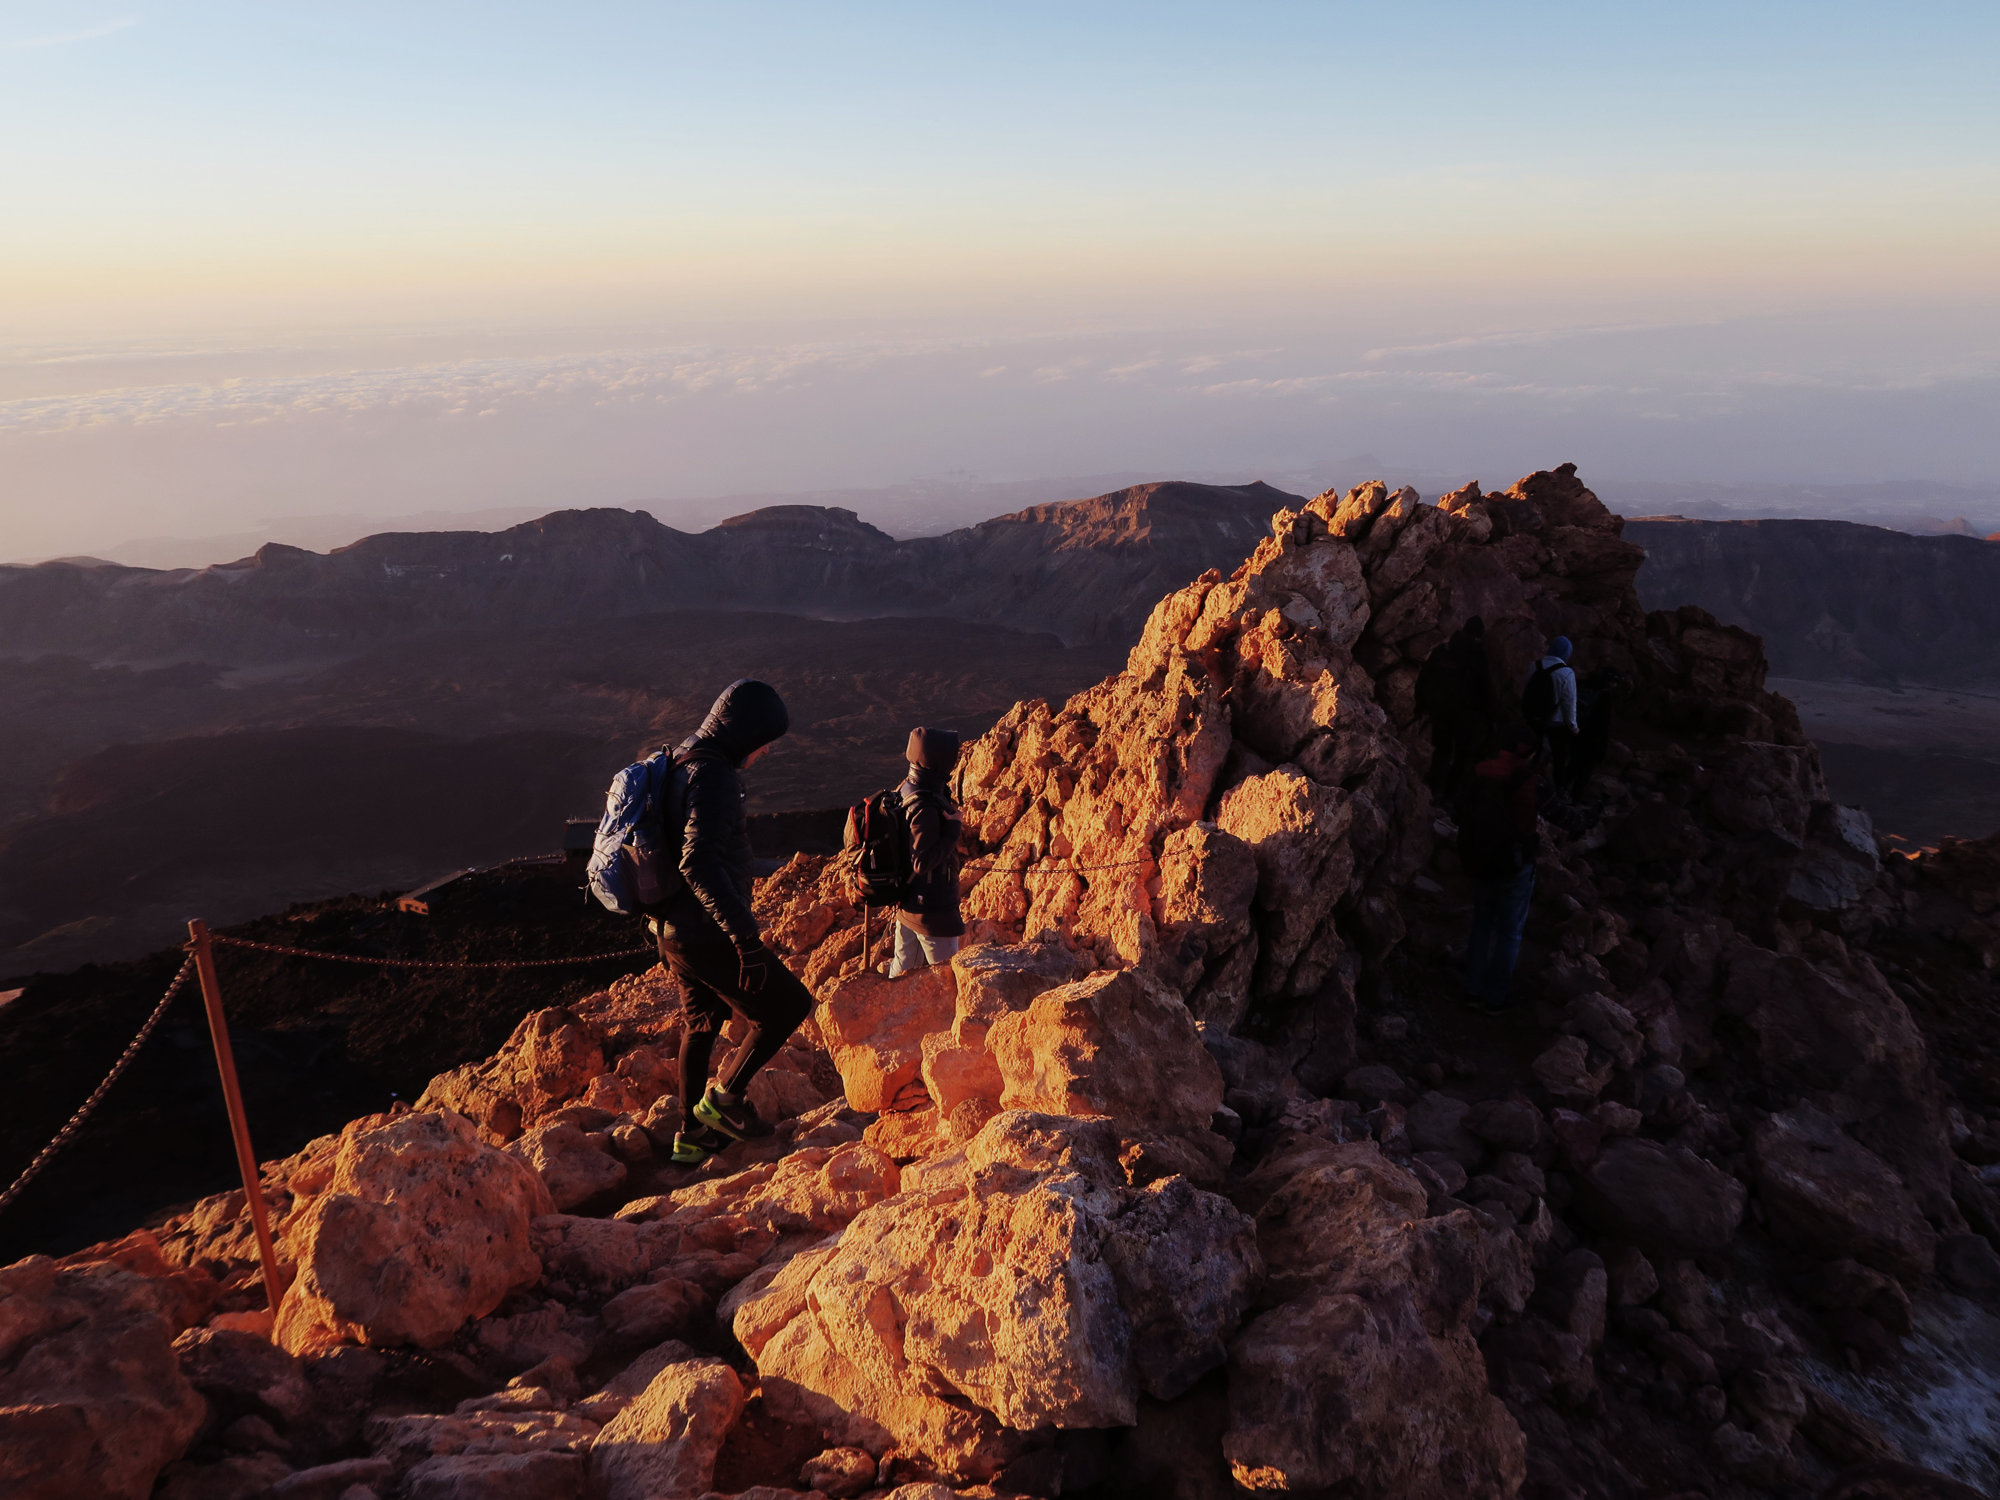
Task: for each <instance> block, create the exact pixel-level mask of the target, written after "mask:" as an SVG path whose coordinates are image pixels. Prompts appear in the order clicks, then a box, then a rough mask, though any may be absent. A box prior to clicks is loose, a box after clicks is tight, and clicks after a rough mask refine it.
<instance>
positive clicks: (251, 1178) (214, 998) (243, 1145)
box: [188, 920, 284, 1332]
mask: <svg viewBox="0 0 2000 1500" xmlns="http://www.w3.org/2000/svg"><path fill="white" fill-rule="evenodd" d="M188 951H189V952H191V953H193V954H194V964H195V972H196V973H197V974H199V975H200V976H201V1003H202V1005H203V1007H204V1008H205V1009H206V1010H207V1011H208V1034H209V1036H210V1038H211V1039H212V1040H213V1041H214V1042H215V1066H216V1070H217V1071H218V1072H220V1073H221V1074H222V1102H223V1103H224V1105H226V1106H227V1107H228V1110H229V1133H230V1135H231V1136H232V1137H234V1138H235V1141H236V1166H237V1170H238V1171H240V1172H241V1173H242V1174H243V1199H244V1206H245V1207H247V1208H248V1209H249V1210H250V1223H251V1225H252V1227H253V1228H255V1229H256V1231H257V1256H258V1259H260V1260H261V1261H262V1262H263V1263H264V1296H265V1298H266V1299H267V1300H268V1301H269V1302H270V1304H271V1317H272V1320H273V1331H274V1332H275V1323H276V1319H277V1316H278V1299H279V1298H280V1297H281V1296H282V1295H283V1294H284V1289H283V1287H281V1286H280V1285H279V1282H278V1252H277V1251H276V1250H275V1249H273V1248H272V1245H271V1223H270V1219H269V1217H268V1216H267V1215H266V1214H265V1212H264V1194H263V1190H262V1188H261V1187H260V1185H259V1181H258V1172H257V1153H256V1152H255V1151H254V1150H253V1149H251V1146H250V1122H249V1120H248V1119H247V1118H245V1116H244V1113H243V1090H242V1089H241V1088H239V1087H238V1086H237V1082H236V1055H235V1053H234V1052H232V1051H231V1050H230V1047H229V1022H228V1019H227V1018H226V1017H225V1016H224V1015H223V1013H222V985H221V983H220V982H219V981H218V980H217V979H216V977H215V949H214V947H213V945H212V944H211V943H210V942H209V937H208V923H206V922H203V921H199V920H196V921H193V922H190V923H188Z"/></svg>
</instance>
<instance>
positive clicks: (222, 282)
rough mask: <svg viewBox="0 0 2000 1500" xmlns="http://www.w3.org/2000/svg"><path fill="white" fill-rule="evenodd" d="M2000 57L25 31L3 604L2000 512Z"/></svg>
mask: <svg viewBox="0 0 2000 1500" xmlns="http://www.w3.org/2000/svg"><path fill="white" fill-rule="evenodd" d="M1996 43H2000V10H1996V8H1995V7H1993V6H1992V5H1990V4H1971V3H1967V4H1936V3H1914V4H1900V5H1889V4H1870V5H1852V4H1846V5H1844V4H1828V3H1816V4H1757V5H1751V6H1745V5H1741V4H1693V5H1683V6H1678V7H1638V6H1629V5H1611V4H1573V5H1558V4H1519V5H1505V6H1495V5H1490V4H1469V3H1468V4H1456V3H1453V4H1438V3H1431V4H1422V3H1419V4H1410V5H1400V6H1383V5H1377V4H1369V5H1350V4H1310V5H1308V4H1255V3H1245V4H1231V5H1219V4H1210V5H1172V4H1146V5H1105V4H1095V5H1093V4H1084V5H1073V4H1066V5H1040V4H1032V5H1007V6H981V7H973V6H937V5H915V4H911V5H884V4H813V5H808V4H757V3H731V4H726V5H721V4H718V5H685V4H646V5H641V4H624V5H606V4H565V5H560V6H557V5H520V4H506V5H495V4H481V5H466V4H446V3H428V4H417V5H409V4H404V5H397V6H389V5H381V4H373V3H348V4H342V5H338V6H313V7H306V6H298V5H287V4H271V3H263V4H245V3H224V0H218V3H211V4H165V5H159V6H140V7H133V8H130V9H126V8H121V7H117V6H109V7H107V6H102V5H77V4H53V3H17V4H10V5H7V6H5V7H0V204H4V217H0V527H4V533H0V560H6V559H8V558H14V557H24V556H31V555H40V554H44V553H47V552H49V551H52V550H59V549H74V550H89V549H90V548H92V547H110V546H112V545H114V544H116V543H119V542H121V541H123V540H125V539H128V538H135V537H144V536H161V535H200V534H206V533H213V532H222V531H233V530H235V529H239V528H240V527H243V526H251V525H254V524H255V523H257V522H258V521H259V520H260V519H262V518H270V517H281V516H286V515H294V514H305V513H326V512H341V513H348V512H352V513H355V514H365V515H369V516H393V515H395V514H398V513H403V512H408V511H415V510H426V509H446V510H459V509H476V508H480V507H491V506H528V505H544V506H548V507H554V506H557V505H563V504H616V503H633V502H637V501H640V500H646V499H651V500H659V501H671V500H674V499H676V498H678V497H693V496H700V495H715V494H725V493H729V492H740V491H762V490H773V491H777V490H793V489H825V488H833V487H838V486H842V485H859V486H868V485H882V484H891V483H899V482H903V481H905V480H908V479H911V478H913V477H917V476H921V475H926V474H937V473H943V472H954V473H960V472H970V473H975V474H978V475H980V476H982V477H990V478H996V479H1015V478H1032V477H1036V476H1049V475H1068V474H1076V475H1086V474H1098V473H1105V472H1111V471H1124V470H1128V469H1129V470H1133V471H1137V472H1148V473H1159V474H1167V473H1171V472H1184V471H1193V470H1195V469H1201V470H1204V471H1220V470H1231V471H1240V472H1241V473H1242V474H1243V475H1244V476H1246V477H1247V476H1248V475H1249V474H1250V473H1251V472H1253V471H1255V470H1257V469H1260V468H1273V467H1283V466H1286V465H1290V466H1293V467H1303V466H1309V465H1310V464H1311V463H1313V462H1314V461H1316V460H1318V459H1325V458H1336V457H1339V456H1341V455H1344V454H1349V453H1358V452H1361V451H1369V452H1374V453H1378V454H1382V455H1384V457H1385V458H1387V459H1389V460H1391V461H1394V462H1398V463H1405V464H1409V465H1414V466H1418V467H1423V466H1430V467H1432V468H1448V467H1452V466H1454V465H1488V464H1491V465H1504V464H1508V463H1517V462H1526V463H1527V464H1528V466H1533V465H1534V464H1536V463H1541V462H1556V461H1560V460H1561V459H1563V458H1575V459H1578V460H1579V461H1581V462H1585V463H1586V465H1587V466H1588V465H1589V464H1590V463H1592V462H1595V463H1596V465H1597V466H1598V467H1599V469H1600V470H1602V469H1604V468H1606V467H1607V466H1608V467H1609V468H1610V469H1612V470H1614V471H1615V472H1616V473H1618V474H1620V475H1625V476H1631V477H1655V476H1659V477H1690V476H1696V475H1702V476H1720V475H1721V474H1723V473H1725V472H1741V473H1743V474H1745V475H1747V476H1748V477H1752V478H1756V479H1761V480H1773V481H1775V480H1787V479H1825V478H1829V477H1833V476H1836V475H1850V476H1852V477H1853V478H1856V479H1860V480H1876V479H1889V478H1897V477H1907V476H1915V477H1926V478H1932V479H1938V480H1947V481H1953V482H1958V483H1966V484H1977V483H1983V482H1989V481H1993V480H1995V479H1996V478H2000V438H1995V437H1994V436H1993V435H1992V433H1991V432H1989V431H1986V430H1985V429H1988V428H1996V427H2000V424H1994V423H1990V422H1968V421H1967V420H1966V418H1967V416H1968V415H1969V414H1970V413H1971V412H1973V411H1975V410H1978V409H1981V408H1987V409H1990V405H1991V398H1992V396H1993V394H1994V393H1995V379H1996V376H2000V352H1996V351H2000V342H1996V339H1995V337H1994V332H1995V327H1996V319H1995V316H1994V313H1995V306H1996V301H2000V299H1996V296H1995V293H1996V285H1995V283H1996V277H1995V273H1994V269H1993V268H1994V267H1995V266H1996V265H2000V152H1996V141H2000V128H1996V127H2000V102H1996V95H1995V91H1994V89H1993V88H1992V85H1991V79H1990V68H1991V63H1992V59H1993V57H1994V56H1995V55H1996ZM1385 351H1386V352H1385ZM1049 372H1056V373H1055V374H1053V375H1052V374H1050V373H1049ZM1121 372H1122V373H1121ZM1170 377H1171V378H1170ZM1016 382H1018V384H1017V383H1016ZM1055 383H1061V384H1064V385H1066V386H1067V389H1066V391H1065V392H1064V393H1063V395H1062V399H1060V400H1052V399H1050V398H1049V396H1048V387H1050V386H1051V385H1052V384H1055ZM482 423H483V426H482ZM1662 424H1666V425H1665V426H1664V427H1663V425H1662ZM1669 429H1671V430H1669ZM1551 450H1560V451H1551ZM1485 477H1486V478H1488V479H1489V480H1495V481H1499V480H1504V479H1507V478H1511V477H1512V475H1511V474H1504V473H1502V472H1501V470H1500V468H1498V467H1495V468H1492V469H1490V470H1489V471H1488V472H1487V473H1486V475H1485ZM662 513H663V514H665V513H666V510H665V509H663V510H662Z"/></svg>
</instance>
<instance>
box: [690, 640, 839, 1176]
mask: <svg viewBox="0 0 2000 1500" xmlns="http://www.w3.org/2000/svg"><path fill="white" fill-rule="evenodd" d="M790 727H791V719H790V716H789V715H788V714H787V713H786V712H785V704H784V700H783V699H781V698H780V697H779V696H778V694H777V690H776V689H774V688H773V687H771V686H770V684H768V683H763V682H758V681H756V680H755V679H753V678H747V677H746V678H743V679H742V680H740V681H737V682H732V683H731V684H730V685H729V686H728V687H726V688H724V689H723V690H722V696H721V697H719V698H717V699H716V700H715V706H714V707H713V708H711V709H710V710H709V711H708V717H707V718H706V719H705V720H703V721H702V726H701V728H700V729H698V730H696V731H695V732H694V734H693V735H691V736H690V737H689V738H688V739H687V740H685V741H683V742H682V744H681V745H680V747H679V748H678V749H677V750H676V751H675V752H674V762H675V773H674V774H675V785H674V800H673V802H672V803H671V804H670V806H671V807H672V808H673V809H674V812H675V816H676V817H679V816H681V812H680V810H681V809H683V808H684V809H685V818H684V821H683V823H682V828H681V853H680V873H681V877H682V878H681V881H680V882H679V883H678V887H677V888H676V889H675V890H674V891H673V892H672V893H671V894H670V895H669V896H668V897H667V899H666V900H665V901H664V902H663V903H662V904H661V906H660V907H659V909H658V910H657V911H656V913H655V925H656V929H657V932H658V935H659V947H660V958H661V959H662V960H663V961H664V962H665V963H666V965H667V967H668V968H670V969H672V970H673V972H674V974H675V976H676V977H677V978H678V979H679V980H680V982H681V986H682V989H683V990H684V991H685V993H686V1001H685V1013H686V1018H687V1034H686V1037H685V1039H684V1040H683V1041H682V1043H681V1058H680V1089H681V1129H680V1132H679V1133H678V1134H677V1135H676V1136H675V1137H674V1147H673V1155H672V1160H674V1161H675V1162H678V1163H681V1164H683V1165H697V1164H699V1163H701V1162H703V1161H706V1160H707V1159H708V1157H709V1156H710V1155H712V1154H713V1153H714V1152H715V1151H717V1150H719V1149H721V1148H722V1147H723V1146H724V1145H726V1144H728V1141H727V1139H725V1138H730V1137H733V1138H734V1139H736V1140H748V1139H751V1138H753V1137H756V1136H766V1135H769V1134H770V1133H771V1127H770V1126H769V1125H768V1124H766V1123H765V1122H764V1121H763V1120H761V1119H760V1118H758V1115H757V1111H756V1109H755V1108H754V1107H753V1106H752V1105H751V1103H750V1101H749V1099H748V1098H746V1097H745V1092H744V1091H745V1090H746V1089H747V1088H748V1087H749V1084H750V1080H751V1079H752V1078H754V1077H755V1076H756V1074H757V1070H758V1069H759V1068H761V1067H763V1066H764V1064H765V1063H767V1062H769V1061H770V1060H771V1059H772V1058H773V1057H775V1056H776V1055H777V1053H778V1049H779V1048H781V1047H783V1046H784V1045H785V1040H786V1038H788V1037H789V1036H791V1034H792V1033H793V1032H794V1031H796V1030H797V1029H798V1025H799V1023H800V1022H801V1021H803V1020H804V1019H805V1018H806V1016H807V1015H809V1014H810V1013H811V1011H812V1003H813V1002H812V995H811V993H810V992H809V991H807V989H806V987H805V986H804V985H803V984H801V983H800V982H799V980H798V978H797V976H796V975H794V974H793V973H792V971H791V970H790V969H788V968H786V967H785V966H784V964H783V963H781V962H780V961H779V960H778V957H777V955H775V954H773V953H772V952H771V951H770V950H769V949H768V948H766V947H765V946H764V942H763V938H762V936H761V935H760V933H759V932H758V928H757V916H756V913H755V912H754V911H752V910H751V906H750V891H751V880H752V876H753V866H752V864H751V857H750V827H749V823H748V821H747V820H746V819H745V817H744V813H743V786H742V782H741V780H740V779H739V777H738V774H737V773H738V772H739V771H740V770H741V769H742V768H743V767H744V766H746V765H748V764H749V763H750V762H751V761H753V760H755V759H756V758H757V757H758V756H759V755H760V754H761V753H762V752H763V751H764V749H765V748H766V747H767V746H768V745H770V743H771V742H772V741H773V740H775V739H777V738H778V737H779V736H780V735H782V734H784V732H785V731H786V730H787V729H788V728H790ZM732 1012H733V1013H734V1014H735V1015H737V1016H739V1017H741V1018H742V1020H743V1022H744V1025H745V1027H746V1030H745V1033H744V1037H743V1041H742V1043H741V1044H740V1045H739V1046H738V1047H737V1048H736V1050H735V1051H734V1052H733V1053H732V1054H731V1055H730V1056H729V1058H728V1059H727V1060H726V1061H725V1062H724V1063H723V1064H722V1066H721V1068H720V1069H719V1070H718V1071H717V1073H716V1075H715V1078H714V1081H713V1082H711V1081H710V1079H709V1061H710V1057H711V1054H712V1053H713V1051H714V1048H715V1038H716V1033H717V1032H719V1031H720V1030H721V1029H722V1027H723V1026H724V1025H725V1024H726V1023H727V1022H728V1020H729V1017H730V1015H731V1013H732Z"/></svg>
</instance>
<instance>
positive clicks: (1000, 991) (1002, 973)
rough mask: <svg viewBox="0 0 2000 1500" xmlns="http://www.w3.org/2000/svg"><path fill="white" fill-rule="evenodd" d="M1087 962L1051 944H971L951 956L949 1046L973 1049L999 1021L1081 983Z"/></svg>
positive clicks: (1070, 950)
mask: <svg viewBox="0 0 2000 1500" xmlns="http://www.w3.org/2000/svg"><path fill="white" fill-rule="evenodd" d="M1089 967H1090V964H1089V962H1088V960H1086V959H1084V958H1083V957H1081V956H1080V955H1079V954H1077V953H1076V952H1075V951H1074V950H1072V949H1071V948H1069V947H1068V946H1066V945H1065V944H1063V943H1061V942H1058V941H1055V940H1053V939H1052V938H1048V939H1043V940H1038V941H1036V942H1032V943H1012V944H1003V943H976V944H974V945H973V946H971V947H968V948H961V949H959V950H958V952H957V953H956V954H954V955H953V957H952V960H951V969H952V973H953V975H954V976H956V979H957V982H958V997H957V1006H956V1011H955V1014H954V1018H953V1021H952V1040H953V1041H954V1042H956V1043H957V1044H958V1045H959V1046H961V1047H972V1048H978V1047H983V1046H984V1045H985V1043H986V1033H987V1031H988V1029H989V1028H990V1027H991V1026H992V1025H993V1023H994V1022H995V1021H997V1020H999V1019H1000V1018H1001V1017H1002V1016H1005V1015H1010V1014H1012V1013H1013V1012H1014V1011H1017V1010H1026V1009H1027V1008H1028V1007H1029V1006H1030V1005H1031V1004H1033V1003H1034V1000H1035V997H1036V996H1038V995H1040V994H1042V993H1043V992H1045V991H1047V990H1052V989H1054V988H1055V987H1056V986H1057V985H1059V984H1067V983H1068V982H1069V981H1070V980H1072V979H1077V978H1080V977H1082V975H1083V974H1084V972H1085V971H1086V970H1088V969H1089Z"/></svg>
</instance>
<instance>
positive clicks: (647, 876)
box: [585, 749, 687, 917]
mask: <svg viewBox="0 0 2000 1500" xmlns="http://www.w3.org/2000/svg"><path fill="white" fill-rule="evenodd" d="M680 769H681V766H680V762H679V761H678V760H676V759H675V758H674V756H673V755H672V754H671V753H670V752H669V751H667V750H664V749H662V750H656V751H654V752H653V753H652V754H651V755H649V756H647V757H646V758H645V759H644V760H641V761H635V762H634V763H633V764H631V765H629V766H627V767H626V768H625V769H624V770H622V771H620V772H619V773H618V774H617V775H616V776H614V777H612V778H611V790H610V791H609V792H607V793H606V794H605V798H604V816H603V817H602V818H600V819H599V820H598V824H597V837H596V838H595V839H594V840H592V842H591V849H590V863H589V864H588V865H587V866H586V867H585V873H586V874H587V875H588V876H589V879H590V893H591V894H592V895H593V896H595V897H597V899H598V900H599V901H601V902H603V903H604V905H605V906H607V907H608V908H610V909H611V910H612V911H615V912H617V913H618V914H619V915H620V916H625V917H630V916H637V915H638V914H639V913H641V912H643V911H645V910H646V909H647V908H648V907H655V906H658V905H659V904H660V903H661V902H663V901H665V900H666V899H667V898H668V897H669V896H672V895H673V894H674V893H675V892H676V891H677V890H679V889H680V888H681V887H682V886H683V885H685V884H686V882H685V881H684V880H682V878H681V872H680V852H681V851H680V844H681V825H682V824H683V823H684V822H686V818H685V816H682V817H678V818H677V817H675V816H673V813H674V804H675V803H677V802H679V803H682V804H683V805H685V800H686V795H687V790H686V778H685V777H683V776H681V775H680V774H679V771H680Z"/></svg>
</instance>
